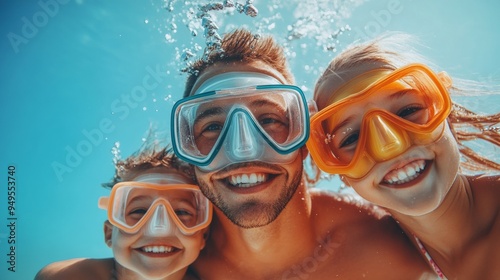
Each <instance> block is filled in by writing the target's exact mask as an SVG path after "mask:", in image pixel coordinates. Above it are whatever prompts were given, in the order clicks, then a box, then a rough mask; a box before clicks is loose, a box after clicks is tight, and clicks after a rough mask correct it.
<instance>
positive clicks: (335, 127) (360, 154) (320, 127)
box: [307, 64, 451, 178]
mask: <svg viewBox="0 0 500 280" xmlns="http://www.w3.org/2000/svg"><path fill="white" fill-rule="evenodd" d="M450 86H451V79H450V77H449V76H448V75H447V74H446V73H445V72H441V73H438V74H434V73H433V72H432V70H430V69H429V68H427V67H426V66H424V65H421V64H411V65H408V66H406V67H402V68H400V69H397V70H394V71H392V70H387V69H377V70H373V71H369V72H366V73H364V74H362V75H360V76H358V77H356V78H354V79H353V80H351V81H349V82H348V83H346V84H345V85H343V86H342V87H341V88H339V89H338V90H337V91H336V92H334V93H332V99H333V103H332V104H330V105H329V106H328V107H326V108H324V109H322V110H321V111H319V112H318V113H317V114H315V115H314V116H312V117H311V126H310V129H311V135H310V138H309V141H308V142H307V147H308V149H309V152H310V153H311V157H312V158H313V160H314V162H315V163H316V165H318V167H319V168H320V169H321V170H323V171H325V172H328V173H332V174H343V175H346V176H349V177H351V178H361V177H363V176H365V175H366V174H367V173H368V172H369V171H370V170H371V168H372V167H373V166H374V165H375V164H376V163H378V162H382V161H386V160H389V159H392V158H394V157H396V156H398V155H400V154H402V153H403V152H405V151H406V150H407V149H408V148H409V147H411V146H412V145H427V144H430V143H432V142H434V141H437V140H438V139H439V138H440V137H441V135H442V134H443V131H444V127H445V123H444V121H445V119H446V118H447V117H448V115H449V113H450V111H451V99H450V97H449V95H448V91H447V88H449V87H450ZM332 99H331V100H332Z"/></svg>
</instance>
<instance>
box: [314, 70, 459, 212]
mask: <svg viewBox="0 0 500 280" xmlns="http://www.w3.org/2000/svg"><path fill="white" fill-rule="evenodd" d="M370 70H373V67H366V66H361V67H357V68H356V67H354V68H351V69H349V73H346V75H344V76H339V75H335V76H333V75H332V76H331V77H328V78H326V79H325V80H323V81H322V82H321V83H320V84H318V86H317V91H316V93H315V100H316V101H317V104H318V110H322V109H323V108H325V107H326V106H328V105H329V102H336V101H339V100H342V99H344V98H346V97H348V96H349V94H346V93H345V92H344V93H341V92H342V90H340V93H339V91H336V90H337V89H339V88H340V87H343V89H344V88H346V86H345V85H346V84H347V83H348V82H349V81H350V80H351V79H353V78H354V77H357V76H359V75H361V74H363V73H366V72H367V71H370ZM337 74H338V73H337ZM381 75H383V73H381ZM406 85H407V84H405V85H402V84H401V83H399V81H398V83H396V84H392V85H391V86H390V87H388V88H390V90H394V88H397V89H398V92H397V94H390V92H384V90H385V91H387V90H386V89H387V88H386V89H384V88H381V89H380V91H379V90H377V91H375V92H374V94H372V95H371V96H369V97H367V98H363V99H360V100H359V101H357V102H355V103H352V105H351V104H349V105H348V106H349V107H348V108H347V107H346V108H344V109H342V110H338V111H337V110H336V111H335V113H334V114H336V116H334V117H335V118H336V120H335V121H336V122H337V125H336V126H335V125H334V126H333V127H334V129H335V132H336V133H335V134H334V135H333V136H334V137H332V139H329V141H331V143H330V146H331V147H332V150H333V149H336V151H337V154H336V156H337V158H339V159H340V160H341V161H342V160H346V161H349V160H350V159H351V158H353V156H354V153H355V152H356V151H357V149H365V150H369V149H371V151H370V152H371V153H372V154H373V153H378V154H381V155H382V156H381V157H382V158H383V155H384V153H389V151H385V152H384V149H385V148H386V147H387V148H388V150H390V148H391V147H389V146H384V145H380V144H379V146H377V145H372V144H373V142H375V141H379V142H384V140H385V138H386V137H387V138H390V139H393V138H394V139H396V140H395V143H396V145H400V144H401V143H403V142H404V143H406V145H405V146H404V148H401V149H400V150H398V151H397V152H396V153H394V155H395V156H393V155H391V156H388V157H387V158H388V159H383V160H377V161H376V163H374V165H373V167H372V168H369V169H367V173H366V174H365V175H363V176H361V177H360V178H353V177H349V176H346V175H344V176H343V177H344V179H345V181H346V183H348V184H349V185H350V186H352V187H353V188H354V190H355V191H356V192H357V193H358V194H359V195H361V196H362V197H363V198H365V199H367V200H368V201H370V202H372V203H374V204H377V205H379V206H382V207H384V208H388V209H390V210H393V211H397V212H400V213H402V214H405V215H411V216H419V215H423V214H426V213H429V212H431V211H433V210H434V209H436V207H437V206H439V205H440V203H441V202H442V200H443V198H444V197H445V195H446V194H447V192H448V190H449V189H450V187H451V186H452V184H453V182H454V180H455V178H456V175H457V172H458V166H459V152H458V146H457V143H456V140H455V138H454V136H453V134H452V132H451V130H450V129H449V127H448V125H447V123H446V121H445V122H443V123H442V124H440V125H439V127H440V128H439V131H440V132H441V131H442V133H441V134H439V135H440V137H438V138H437V140H435V141H432V142H430V143H425V144H418V141H411V139H410V140H408V139H409V138H411V137H412V136H411V134H408V133H406V132H405V131H404V129H402V128H400V127H398V125H397V123H396V124H394V123H393V122H392V123H391V122H390V121H389V122H386V123H384V118H383V117H381V118H378V117H377V118H374V119H376V120H380V121H374V123H377V122H379V123H377V124H375V125H374V126H366V127H364V126H362V125H361V124H362V122H363V117H364V116H365V113H366V112H368V111H370V110H379V109H380V110H384V111H386V112H390V113H391V114H392V115H394V116H397V117H399V118H401V119H404V120H406V121H410V122H414V123H422V122H426V121H427V120H428V118H429V113H428V112H427V111H426V110H425V106H424V105H425V104H424V103H421V102H419V98H418V92H416V93H414V92H412V90H408V89H405V86H406ZM348 86H351V85H348ZM366 86H368V84H365V85H364V84H363V81H361V82H360V81H356V85H354V88H357V89H356V92H357V90H359V89H360V88H361V89H362V88H363V87H366ZM390 90H389V91H390ZM332 100H333V101H332ZM342 114H344V115H342ZM367 127H370V131H369V133H367V135H370V136H368V138H366V139H367V140H366V141H367V142H366V143H365V145H361V144H360V147H358V146H357V141H358V138H359V136H360V130H362V129H365V130H366V128H367ZM377 129H379V130H377ZM365 133H366V132H365ZM400 135H403V136H400ZM407 135H410V137H408V136H407ZM391 137H392V138H391ZM398 137H405V138H404V139H402V140H401V141H399V139H398ZM381 138H382V140H381ZM415 142H417V143H415ZM373 147H378V149H377V148H373ZM374 150H376V151H374ZM354 168H356V166H355V165H354ZM358 168H363V166H361V165H358ZM341 175H342V174H341Z"/></svg>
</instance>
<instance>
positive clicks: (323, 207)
mask: <svg viewBox="0 0 500 280" xmlns="http://www.w3.org/2000/svg"><path fill="white" fill-rule="evenodd" d="M309 193H310V195H311V200H312V210H313V212H316V211H317V212H322V213H329V214H330V215H336V214H340V213H344V215H347V216H348V217H349V220H352V219H355V220H357V219H366V218H369V219H382V218H384V217H386V216H389V213H388V212H387V211H385V210H384V209H382V208H380V207H378V206H376V205H374V204H372V203H370V202H368V201H367V200H365V199H363V198H362V197H361V196H359V195H357V194H356V193H338V192H334V191H329V190H323V189H315V188H312V189H309Z"/></svg>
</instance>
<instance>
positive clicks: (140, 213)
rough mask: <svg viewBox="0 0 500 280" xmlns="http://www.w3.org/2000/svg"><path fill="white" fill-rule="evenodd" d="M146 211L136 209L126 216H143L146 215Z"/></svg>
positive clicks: (144, 209)
mask: <svg viewBox="0 0 500 280" xmlns="http://www.w3.org/2000/svg"><path fill="white" fill-rule="evenodd" d="M147 211H148V209H146V208H136V209H133V210H132V211H130V212H129V213H128V214H129V215H134V216H144V214H146V212H147Z"/></svg>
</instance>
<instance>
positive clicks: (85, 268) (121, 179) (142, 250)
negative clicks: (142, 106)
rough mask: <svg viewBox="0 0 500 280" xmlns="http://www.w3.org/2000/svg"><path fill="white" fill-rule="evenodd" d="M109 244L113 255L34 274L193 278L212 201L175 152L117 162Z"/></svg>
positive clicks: (107, 200)
mask: <svg viewBox="0 0 500 280" xmlns="http://www.w3.org/2000/svg"><path fill="white" fill-rule="evenodd" d="M105 186H107V187H110V186H113V188H112V190H111V195H110V197H103V198H101V199H100V200H99V206H100V207H101V208H104V209H107V210H108V218H109V220H108V221H106V222H104V236H105V242H106V244H107V245H108V246H109V247H110V248H112V250H113V255H114V258H109V259H74V260H67V261H62V262H57V263H53V264H50V265H48V266H47V267H45V268H43V269H42V270H41V271H40V272H39V273H38V274H37V276H36V278H35V279H89V280H90V279H92V280H94V279H103V280H104V279H105V280H108V279H192V278H193V276H190V275H186V273H187V269H188V266H189V265H190V264H191V263H193V262H194V261H195V259H196V258H197V257H198V255H199V253H200V250H201V249H202V248H203V247H204V246H205V240H206V234H207V229H208V226H209V224H210V221H211V218H212V206H211V204H210V202H209V201H208V199H207V198H205V197H204V196H203V194H202V193H201V192H200V190H199V189H198V187H197V186H195V185H193V181H192V180H191V179H190V178H189V177H188V175H187V174H186V173H185V172H184V170H183V166H182V165H181V164H180V162H179V161H178V160H177V159H176V158H175V157H174V156H173V153H172V152H171V151H169V150H167V149H163V150H161V151H160V152H157V153H153V154H150V153H147V152H141V153H140V154H139V155H138V156H135V155H134V156H131V157H129V158H128V159H127V160H125V161H118V162H117V164H116V175H115V178H114V181H113V182H112V183H110V184H105Z"/></svg>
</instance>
